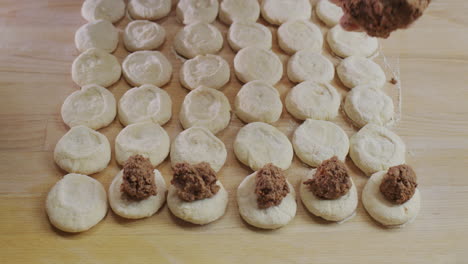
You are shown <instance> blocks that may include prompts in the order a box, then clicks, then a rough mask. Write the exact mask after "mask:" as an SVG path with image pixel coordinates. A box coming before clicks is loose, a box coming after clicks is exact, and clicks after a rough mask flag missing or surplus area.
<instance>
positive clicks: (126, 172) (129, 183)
mask: <svg viewBox="0 0 468 264" xmlns="http://www.w3.org/2000/svg"><path fill="white" fill-rule="evenodd" d="M120 190H121V191H122V192H124V193H125V194H127V196H128V197H129V198H131V199H134V200H138V201H139V200H143V199H146V198H148V197H150V196H151V195H156V194H157V189H156V184H155V183H154V171H153V165H152V164H151V162H150V161H149V159H147V158H145V157H143V156H141V155H134V156H131V157H130V158H128V160H127V161H126V162H125V164H124V166H123V182H122V185H120Z"/></svg>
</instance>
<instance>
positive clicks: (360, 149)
mask: <svg viewBox="0 0 468 264" xmlns="http://www.w3.org/2000/svg"><path fill="white" fill-rule="evenodd" d="M349 143H350V149H349V155H350V157H351V159H352V160H353V162H354V164H356V166H357V167H358V168H360V169H361V170H362V171H363V172H364V173H365V174H366V175H371V174H372V173H375V172H378V171H382V170H387V169H388V168H390V167H392V166H397V165H401V164H404V163H405V152H406V146H405V143H404V142H403V140H401V138H400V137H399V136H398V135H397V134H395V133H393V132H392V131H390V130H388V129H387V128H385V127H382V126H377V125H374V124H368V125H366V126H365V127H363V128H361V130H359V131H358V132H357V133H356V134H354V135H353V136H352V137H351V138H350V140H349Z"/></svg>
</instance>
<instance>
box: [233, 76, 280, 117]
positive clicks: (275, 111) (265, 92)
mask: <svg viewBox="0 0 468 264" xmlns="http://www.w3.org/2000/svg"><path fill="white" fill-rule="evenodd" d="M234 106H235V109H236V111H235V112H236V115H237V116H238V117H239V118H240V119H241V120H242V121H244V122H246V123H252V122H265V123H274V122H276V121H278V119H279V118H280V116H281V112H282V111H283V104H282V103H281V99H280V94H279V92H278V90H276V88H275V87H273V86H271V85H269V84H267V83H265V82H263V81H251V82H249V83H247V84H245V85H244V86H242V88H241V89H240V91H239V93H237V96H236V99H235V102H234Z"/></svg>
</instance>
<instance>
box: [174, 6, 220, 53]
mask: <svg viewBox="0 0 468 264" xmlns="http://www.w3.org/2000/svg"><path fill="white" fill-rule="evenodd" d="M179 3H180V2H179ZM222 47H223V36H222V35H221V32H219V30H218V29H217V28H216V27H215V26H213V25H211V24H207V23H194V24H190V25H187V26H185V27H184V28H183V29H181V30H180V31H179V32H177V34H176V36H175V40H174V49H175V51H176V52H177V53H179V54H180V55H182V56H184V57H185V58H188V59H191V58H193V57H195V56H197V55H206V54H210V53H217V52H218V51H219V50H221V48H222Z"/></svg>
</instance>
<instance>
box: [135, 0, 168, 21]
mask: <svg viewBox="0 0 468 264" xmlns="http://www.w3.org/2000/svg"><path fill="white" fill-rule="evenodd" d="M171 7H172V3H171V0H130V1H129V2H128V13H130V16H131V17H132V18H133V19H143V20H156V19H160V18H163V17H165V16H167V15H168V14H169V12H171Z"/></svg>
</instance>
